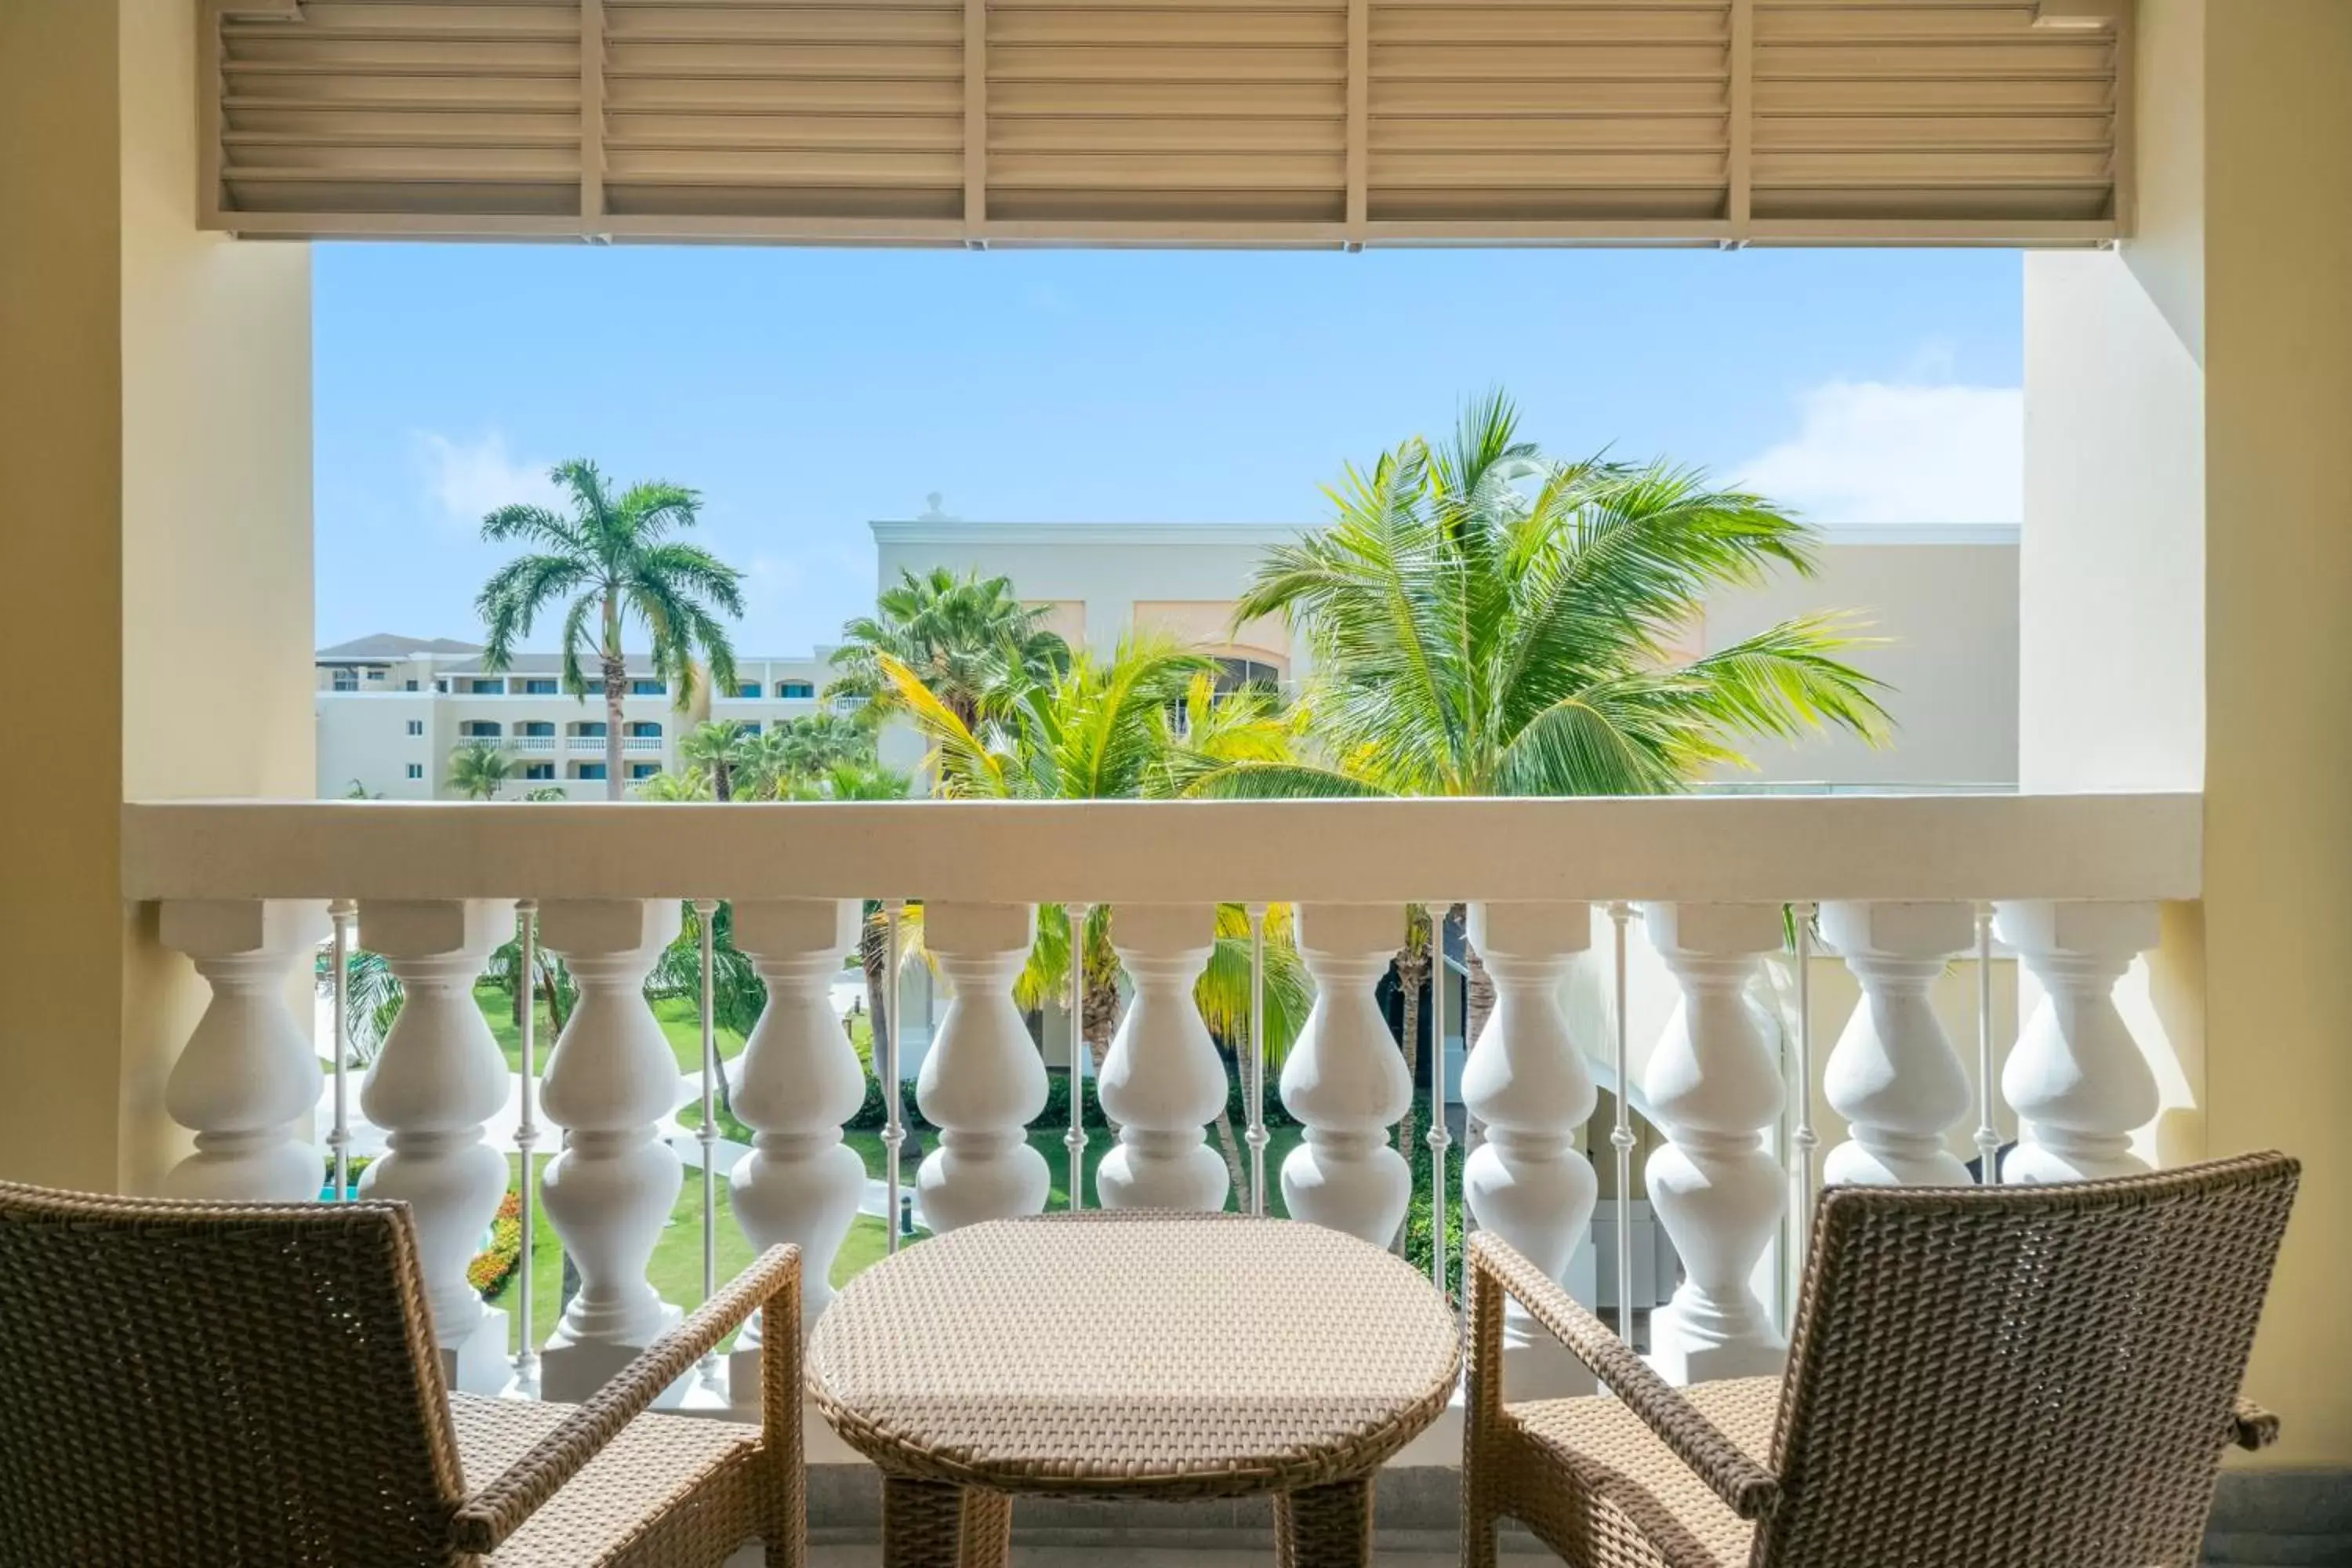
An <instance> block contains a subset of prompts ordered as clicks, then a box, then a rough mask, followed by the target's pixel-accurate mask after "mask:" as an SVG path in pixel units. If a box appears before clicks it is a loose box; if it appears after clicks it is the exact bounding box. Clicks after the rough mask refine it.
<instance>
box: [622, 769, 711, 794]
mask: <svg viewBox="0 0 2352 1568" xmlns="http://www.w3.org/2000/svg"><path fill="white" fill-rule="evenodd" d="M632 791H633V793H634V794H635V795H636V797H637V798H638V799H639V800H661V801H681V800H709V799H710V798H711V791H710V775H709V774H708V773H704V772H703V771H702V770H701V769H700V768H688V769H686V770H685V771H684V772H682V773H670V772H668V771H667V770H666V769H665V770H664V771H663V772H661V773H648V774H646V776H645V777H644V778H641V779H639V780H638V781H637V782H636V784H635V785H633V786H632Z"/></svg>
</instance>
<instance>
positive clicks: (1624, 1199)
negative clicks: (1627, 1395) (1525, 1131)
mask: <svg viewBox="0 0 2352 1568" xmlns="http://www.w3.org/2000/svg"><path fill="white" fill-rule="evenodd" d="M1632 919H1633V905H1631V904H1629V903H1626V902H1624V901H1623V900H1616V901H1614V902H1612V903H1611V904H1610V906H1609V920H1610V923H1611V924H1612V926H1614V927H1615V936H1616V943H1615V952H1614V956H1615V960H1616V965H1615V976H1616V978H1615V991H1614V995H1615V998H1616V1000H1615V1008H1616V1014H1617V1038H1616V1041H1615V1048H1614V1050H1613V1051H1612V1069H1613V1070H1614V1072H1615V1073H1616V1080H1617V1105H1616V1117H1615V1125H1614V1126H1612V1128H1611V1129H1610V1130H1609V1146H1610V1147H1611V1148H1612V1149H1614V1150H1615V1151H1616V1152H1617V1199H1616V1204H1615V1207H1616V1211H1617V1337H1618V1338H1619V1339H1621V1340H1623V1341H1624V1342H1626V1343H1627V1344H1629V1345H1630V1344H1632V1343H1633V1089H1632V1087H1631V1086H1630V1085H1628V1084H1627V1083H1626V1081H1625V1078H1626V1074H1627V1072H1628V1070H1629V1069H1628V1068H1627V1066H1626V1063H1627V1060H1628V1058H1627V1052H1626V1044H1625V1043H1626V1028H1627V1022H1626V1017H1625V998H1626V985H1625V925H1626V922H1627V921H1631V920H1632Z"/></svg>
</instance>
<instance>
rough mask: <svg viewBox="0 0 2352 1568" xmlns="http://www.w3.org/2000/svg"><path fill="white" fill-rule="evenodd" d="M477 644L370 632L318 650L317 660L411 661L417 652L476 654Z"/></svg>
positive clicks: (453, 639)
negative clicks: (378, 659)
mask: <svg viewBox="0 0 2352 1568" xmlns="http://www.w3.org/2000/svg"><path fill="white" fill-rule="evenodd" d="M481 651H482V645H481V644H479V643H470V642H459V641H458V640H457V638H455V637H402V636H400V635H399V634H398V633H397V632H373V633H371V634H370V635H368V636H366V637H353V638H352V640H351V641H349V642H339V643H337V644H336V645H335V646H334V647H322V648H320V650H319V653H318V657H319V658H321V659H338V658H415V657H416V656H417V655H418V654H420V653H439V654H451V653H479V652H481Z"/></svg>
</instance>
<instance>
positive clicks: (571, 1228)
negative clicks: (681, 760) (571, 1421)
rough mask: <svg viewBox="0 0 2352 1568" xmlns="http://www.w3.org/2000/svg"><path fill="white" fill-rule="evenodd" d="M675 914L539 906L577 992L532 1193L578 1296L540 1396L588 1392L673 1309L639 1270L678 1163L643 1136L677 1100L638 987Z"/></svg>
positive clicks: (668, 1060)
mask: <svg viewBox="0 0 2352 1568" xmlns="http://www.w3.org/2000/svg"><path fill="white" fill-rule="evenodd" d="M682 924H683V920H682V916H681V911H680V909H679V906H678V904H677V900H671V899H656V900H637V899H625V900H580V901H564V902H551V903H548V904H545V905H543V906H541V910H540V915H539V933H540V940H541V942H544V943H545V944H546V946H547V947H548V948H549V949H550V950H551V951H552V952H557V953H559V954H561V955H562V958H563V961H564V963H565V965H566V967H568V968H569V969H570V970H571V972H572V980H573V981H574V982H575V983H576V984H577V985H578V986H579V991H580V997H579V1001H578V1003H577V1004H576V1005H574V1006H573V1008H572V1016H571V1017H570V1018H569V1019H568V1020H566V1021H565V1023H564V1026H563V1032H562V1034H561V1035H559V1036H557V1037H556V1040H555V1051H554V1054H553V1055H552V1056H551V1058H549V1060H548V1064H547V1078H546V1081H545V1084H544V1087H543V1089H542V1092H541V1104H542V1106H543V1107H544V1108H545V1110H546V1111H547V1119H548V1120H549V1121H552V1122H554V1123H555V1124H556V1125H557V1126H559V1127H561V1128H562V1129H563V1131H564V1137H563V1152H562V1153H560V1154H558V1155H556V1157H555V1158H554V1159H553V1160H552V1161H551V1162H549V1163H548V1167H547V1172H546V1174H545V1175H544V1177H542V1179H541V1199H542V1201H543V1202H544V1203H545V1204H546V1205H547V1217H548V1219H549V1221H550V1222H551V1224H552V1225H553V1226H555V1232H556V1234H557V1235H558V1236H560V1237H562V1238H563V1249H564V1252H565V1254H566V1255H567V1256H569V1257H570V1258H571V1259H572V1264H573V1266H574V1267H575V1268H578V1269H579V1271H580V1290H579V1293H578V1294H577V1295H575V1296H573V1297H572V1303H571V1305H570V1306H568V1307H566V1308H565V1309H564V1312H563V1317H562V1321H560V1322H559V1323H557V1324H556V1327H555V1332H554V1334H553V1335H551V1337H550V1338H549V1340H548V1342H547V1350H546V1352H545V1354H544V1355H543V1356H542V1357H541V1386H542V1388H543V1389H544V1390H545V1393H546V1395H547V1397H548V1398H550V1399H555V1400H566V1401H572V1400H581V1399H585V1398H587V1397H588V1396H589V1395H590V1394H593V1393H594V1392H595V1391H596V1390H597V1389H598V1388H600V1387H602V1386H603V1385H604V1384H605V1383H606V1382H607V1381H609V1380H610V1379H611V1378H612V1377H613V1375H614V1373H617V1372H619V1371H620V1370H621V1368H622V1367H623V1366H625V1364H627V1363H628V1361H629V1359H630V1357H632V1356H634V1355H635V1353H636V1352H638V1351H640V1350H642V1349H644V1348H645V1347H646V1345H648V1344H651V1343H652V1342H654V1340H655V1339H656V1338H658V1337H659V1336H660V1335H661V1333H662V1332H663V1331H665V1330H667V1329H668V1328H669V1327H670V1326H672V1325H673V1324H675V1323H676V1322H677V1321H678V1318H679V1316H680V1313H679V1310H678V1309H677V1307H674V1306H672V1305H670V1304H669V1303H668V1302H667V1301H665V1300H662V1299H661V1296H660V1294H659V1293H658V1292H657V1291H656V1290H655V1289H654V1288H653V1286H652V1285H651V1284H650V1283H649V1282H648V1281H647V1280H646V1264H647V1262H649V1261H650V1260H651V1258H653V1254H654V1247H655V1245H656V1243H657V1242H659V1241H660V1239H661V1233H662V1227H663V1226H664V1225H665V1224H667V1221H668V1219H669V1215H670V1210H671V1207H672V1206H673V1205H675V1204H676V1203H677V1194H678V1188H679V1186H680V1185H681V1184H683V1182H684V1180H685V1168H684V1167H683V1165H681V1164H680V1163H679V1161H678V1157H677V1154H676V1153H675V1152H673V1151H672V1150H671V1149H670V1147H669V1145H668V1144H667V1143H665V1142H662V1141H661V1140H660V1139H658V1138H656V1136H655V1135H654V1123H655V1122H656V1121H658V1120H659V1119H660V1118H661V1117H663V1116H665V1115H667V1113H668V1112H669V1111H671V1110H675V1109H677V1089H678V1081H677V1080H678V1072H677V1055H676V1053H674V1052H673V1051H672V1050H671V1049H670V1045H669V1039H668V1037H667V1036H665V1035H664V1034H663V1033H662V1030H661V1026H660V1024H659V1023H657V1022H656V1020H655V1018H654V1015H653V1009H652V1008H651V1007H649V1006H647V1005H646V993H645V984H646V973H647V972H648V971H650V970H651V969H652V968H653V966H654V963H655V962H656V960H657V959H658V958H659V957H660V956H661V951H662V949H663V948H665V947H667V945H669V943H671V942H675V941H676V940H677V934H678V931H679V929H680V927H681V925H682ZM689 1382H691V1379H690V1378H682V1379H680V1380H679V1382H678V1384H675V1385H673V1386H672V1387H671V1388H669V1389H668V1390H667V1391H665V1392H664V1394H663V1395H662V1397H661V1398H660V1399H659V1400H658V1401H656V1403H657V1404H660V1405H664V1406H675V1405H677V1404H678V1403H679V1402H680V1401H681V1400H682V1398H683V1397H684V1395H685V1393H686V1384H688V1383H689Z"/></svg>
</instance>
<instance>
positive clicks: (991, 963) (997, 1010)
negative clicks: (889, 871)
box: [915, 903, 1053, 1231]
mask: <svg viewBox="0 0 2352 1568" xmlns="http://www.w3.org/2000/svg"><path fill="white" fill-rule="evenodd" d="M1036 938H1037V914H1036V910H1035V908H1034V906H1032V905H1029V904H960V903H936V904H930V905H928V906H926V907H925V909H924V910H923V942H924V945H925V946H926V947H927V948H928V949H929V952H930V954H931V959H932V962H933V963H937V964H938V965H939V968H940V973H942V974H944V975H946V976H947V978H948V982H949V984H950V985H952V986H953V987H954V993H955V994H954V995H953V997H952V998H951V999H950V1001H949V1003H948V1008H947V1011H946V1013H945V1014H943V1015H941V1016H940V1022H939V1026H938V1027H937V1029H936V1030H935V1031H934V1032H933V1034H932V1036H931V1043H930V1048H929V1050H928V1051H926V1052H925V1053H924V1055H923V1065H922V1068H921V1070H920V1071H919V1072H918V1073H917V1074H916V1076H915V1103H916V1104H917V1105H918V1106H919V1107H920V1108H921V1110H922V1112H923V1116H924V1119H925V1120H927V1121H929V1122H930V1124H931V1125H932V1126H933V1127H935V1128H937V1129H939V1133H938V1138H939V1146H938V1147H937V1148H935V1149H933V1150H932V1151H931V1152H929V1154H926V1155H925V1156H924V1157H923V1163H922V1168H921V1169H920V1170H919V1171H917V1172H916V1173H915V1193H916V1202H917V1203H918V1204H919V1205H920V1206H921V1208H922V1211H923V1219H924V1222H925V1223H926V1224H927V1225H929V1226H930V1228H931V1229H932V1230H934V1231H948V1230H953V1229H955V1228H956V1227H957V1226H966V1225H973V1224H977V1223H978V1222H979V1221H981V1220H985V1219H1004V1218H1009V1217H1010V1216H1012V1215H1024V1214H1036V1213H1037V1212H1039V1211H1040V1210H1042V1209H1043V1208H1044V1207H1045V1194H1047V1193H1048V1192H1049V1191H1051V1190H1052V1186H1053V1181H1052V1177H1051V1174H1050V1173H1048V1171H1047V1170H1046V1167H1045V1156H1044V1155H1043V1154H1040V1153H1039V1152H1037V1151H1036V1150H1034V1149H1033V1148H1031V1147H1030V1146H1029V1144H1028V1142H1027V1141H1026V1137H1025V1134H1026V1132H1027V1129H1028V1124H1029V1122H1030V1121H1031V1120H1032V1119H1033V1118H1034V1117H1035V1116H1036V1114H1037V1113H1038V1112H1039V1111H1041V1110H1045V1062H1044V1060H1043V1059H1042V1058H1040V1057H1039V1056H1038V1054H1037V1044H1036V1042H1035V1041H1034V1040H1033V1039H1031V1038H1030V1037H1029V1026H1028V1024H1027V1023H1026V1022H1025V1021H1024V1019H1023V1018H1022V1016H1021V1009H1020V1008H1018V1007H1016V1006H1014V1005H1013V977H1014V976H1015V975H1017V974H1019V973H1021V967H1022V965H1023V964H1024V963H1026V962H1027V961H1028V957H1029V950H1030V948H1031V946H1032V945H1033V944H1034V942H1035V941H1036Z"/></svg>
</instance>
